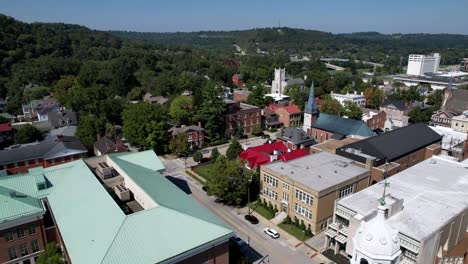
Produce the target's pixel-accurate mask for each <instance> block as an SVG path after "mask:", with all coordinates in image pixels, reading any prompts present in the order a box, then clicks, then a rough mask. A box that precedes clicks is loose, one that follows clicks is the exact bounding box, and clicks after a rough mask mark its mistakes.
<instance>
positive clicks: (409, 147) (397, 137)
mask: <svg viewBox="0 0 468 264" xmlns="http://www.w3.org/2000/svg"><path fill="white" fill-rule="evenodd" d="M441 140H442V136H441V135H439V134H438V133H436V132H434V131H433V130H432V129H430V128H429V127H428V126H427V125H425V124H423V123H417V124H413V125H409V126H406V127H402V128H398V129H395V130H392V131H389V132H386V133H384V134H380V135H377V136H374V137H370V138H367V139H364V140H361V141H358V142H355V143H351V144H348V145H345V146H343V147H341V148H339V149H337V150H336V153H337V154H339V155H342V156H345V157H348V158H353V157H354V158H356V157H357V156H362V154H364V155H369V156H372V157H375V158H376V160H375V165H380V164H383V163H384V162H385V161H389V162H390V161H395V160H397V159H399V158H401V157H403V156H406V155H408V154H409V153H413V152H415V151H417V150H419V149H422V148H425V147H427V146H429V145H431V144H434V143H437V142H440V141H441ZM351 149H353V150H357V151H359V152H360V154H361V155H354V154H353V153H352V152H350V151H349V150H351Z"/></svg>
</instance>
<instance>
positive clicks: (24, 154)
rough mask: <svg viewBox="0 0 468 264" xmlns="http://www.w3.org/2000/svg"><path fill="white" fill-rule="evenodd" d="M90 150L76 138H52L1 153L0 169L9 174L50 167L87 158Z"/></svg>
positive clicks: (59, 136)
mask: <svg viewBox="0 0 468 264" xmlns="http://www.w3.org/2000/svg"><path fill="white" fill-rule="evenodd" d="M87 154H88V150H87V149H86V148H85V147H84V146H83V145H82V144H81V142H80V141H79V140H78V139H77V138H75V137H69V136H62V135H58V136H51V137H48V138H46V139H45V140H43V141H41V142H38V143H30V144H25V145H23V146H18V147H16V148H12V149H8V150H2V151H0V169H2V170H6V171H7V173H8V174H16V173H25V172H27V171H28V169H30V168H35V167H44V168H47V167H50V166H54V165H58V164H62V163H66V162H70V161H73V160H77V159H81V158H84V157H86V156H87Z"/></svg>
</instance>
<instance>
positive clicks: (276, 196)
mask: <svg viewBox="0 0 468 264" xmlns="http://www.w3.org/2000/svg"><path fill="white" fill-rule="evenodd" d="M353 163H354V162H353V161H352V160H350V159H347V158H344V157H341V156H338V155H334V154H331V153H328V152H320V153H317V154H309V155H307V156H304V157H301V158H297V159H294V160H291V161H287V162H279V161H277V162H273V163H270V164H266V165H263V166H262V167H261V170H260V182H261V185H262V186H261V193H260V198H261V199H263V200H265V201H267V202H270V203H271V204H272V205H273V207H275V208H277V209H278V211H280V212H284V213H286V214H287V215H289V217H291V219H295V218H297V219H298V220H299V221H300V222H303V223H304V225H305V226H306V227H309V228H310V230H311V231H312V233H314V234H317V233H319V232H320V231H322V230H324V229H325V228H326V225H327V220H328V219H331V218H332V217H333V212H334V211H333V209H334V204H335V201H336V200H338V199H341V198H343V197H345V196H347V195H350V194H352V193H354V192H357V191H360V190H362V189H364V188H366V187H367V186H368V185H369V170H367V169H365V168H362V167H359V166H357V165H354V164H353Z"/></svg>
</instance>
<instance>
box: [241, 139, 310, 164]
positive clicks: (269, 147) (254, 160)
mask: <svg viewBox="0 0 468 264" xmlns="http://www.w3.org/2000/svg"><path fill="white" fill-rule="evenodd" d="M307 154H308V153H307V151H306V150H305V149H296V150H292V151H289V150H288V148H287V147H286V146H285V145H284V144H283V143H282V142H280V141H277V142H274V143H271V144H263V145H261V146H258V147H253V148H249V149H247V150H244V151H242V152H241V154H240V155H239V157H240V158H241V159H242V160H244V161H246V162H247V163H248V167H249V168H250V169H255V168H260V166H261V165H263V164H268V163H270V162H273V161H276V160H281V161H283V162H285V161H289V160H293V159H297V158H300V157H303V156H305V155H307Z"/></svg>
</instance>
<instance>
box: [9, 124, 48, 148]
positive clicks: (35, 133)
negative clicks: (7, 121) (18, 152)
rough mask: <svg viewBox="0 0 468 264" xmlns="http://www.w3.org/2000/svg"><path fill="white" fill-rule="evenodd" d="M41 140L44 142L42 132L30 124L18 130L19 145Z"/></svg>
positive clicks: (17, 140)
mask: <svg viewBox="0 0 468 264" xmlns="http://www.w3.org/2000/svg"><path fill="white" fill-rule="evenodd" d="M40 140H42V133H41V131H39V130H38V129H37V128H36V127H34V126H32V125H30V124H27V125H25V126H24V127H22V128H20V129H18V131H16V134H15V142H16V143H17V144H25V143H31V142H34V141H40Z"/></svg>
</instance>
